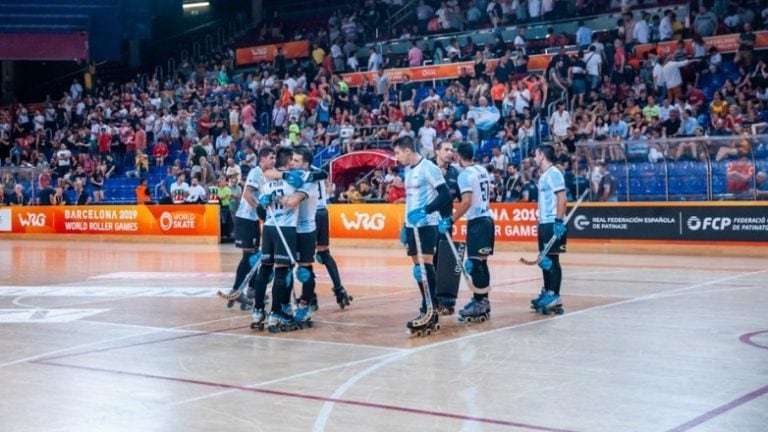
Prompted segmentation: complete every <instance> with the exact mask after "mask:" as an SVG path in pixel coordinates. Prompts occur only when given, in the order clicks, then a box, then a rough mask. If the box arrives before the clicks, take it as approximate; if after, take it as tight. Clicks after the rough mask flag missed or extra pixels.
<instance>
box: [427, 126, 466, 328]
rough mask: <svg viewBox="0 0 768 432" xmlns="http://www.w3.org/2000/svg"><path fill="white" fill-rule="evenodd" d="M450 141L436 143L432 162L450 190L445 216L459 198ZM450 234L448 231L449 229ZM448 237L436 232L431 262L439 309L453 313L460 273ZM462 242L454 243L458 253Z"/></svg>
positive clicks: (443, 212) (441, 212) (446, 312)
mask: <svg viewBox="0 0 768 432" xmlns="http://www.w3.org/2000/svg"><path fill="white" fill-rule="evenodd" d="M453 156H454V150H453V143H451V142H450V141H443V142H442V143H440V144H439V145H438V146H437V149H436V151H435V163H436V165H437V166H438V168H440V172H441V173H442V174H443V178H444V179H445V184H446V185H447V186H448V191H449V192H450V194H451V199H450V200H449V201H448V202H446V203H445V205H444V206H443V207H442V208H441V209H439V212H440V217H441V218H447V217H450V216H451V214H452V213H453V200H454V199H458V200H461V195H460V194H459V186H458V183H457V180H458V178H459V169H458V168H456V167H455V166H454V165H453ZM449 234H451V233H450V232H449ZM447 243H448V239H447V238H446V236H445V235H440V236H438V239H437V248H436V249H435V259H434V261H433V264H434V266H435V269H436V272H437V278H436V280H437V288H436V292H437V302H438V309H439V311H440V313H442V314H443V315H452V314H453V311H454V308H455V306H456V295H457V294H458V292H459V281H460V276H461V275H460V274H457V273H456V260H455V258H454V256H453V253H452V252H451V249H450V246H449V245H448V244H447ZM463 249H464V246H463V245H457V250H458V251H459V253H460V254H461V252H463Z"/></svg>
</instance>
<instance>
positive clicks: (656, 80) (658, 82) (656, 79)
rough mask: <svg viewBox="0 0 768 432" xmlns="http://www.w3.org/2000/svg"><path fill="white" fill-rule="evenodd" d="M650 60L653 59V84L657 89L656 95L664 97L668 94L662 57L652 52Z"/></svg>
mask: <svg viewBox="0 0 768 432" xmlns="http://www.w3.org/2000/svg"><path fill="white" fill-rule="evenodd" d="M651 59H652V60H651ZM649 60H650V61H653V71H652V72H651V75H652V76H653V86H654V89H655V90H656V95H657V96H660V97H663V96H664V95H666V94H667V83H666V81H665V80H664V65H663V64H662V59H661V57H656V55H654V54H651V55H650V56H649Z"/></svg>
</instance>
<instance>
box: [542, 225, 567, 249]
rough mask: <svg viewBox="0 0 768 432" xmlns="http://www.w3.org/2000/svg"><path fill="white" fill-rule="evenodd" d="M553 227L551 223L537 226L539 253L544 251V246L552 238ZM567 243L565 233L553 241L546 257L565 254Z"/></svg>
mask: <svg viewBox="0 0 768 432" xmlns="http://www.w3.org/2000/svg"><path fill="white" fill-rule="evenodd" d="M554 227H555V224H553V223H546V224H539V252H541V251H542V250H544V245H546V244H547V242H548V241H549V239H551V238H552V236H554V234H555V233H554ZM567 243H568V233H567V232H566V233H565V235H563V236H562V237H560V238H559V239H557V240H556V241H555V244H553V245H552V249H550V250H549V253H548V254H547V255H552V254H561V253H565V250H566V244H567Z"/></svg>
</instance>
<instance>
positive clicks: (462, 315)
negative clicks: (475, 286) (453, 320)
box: [459, 298, 491, 325]
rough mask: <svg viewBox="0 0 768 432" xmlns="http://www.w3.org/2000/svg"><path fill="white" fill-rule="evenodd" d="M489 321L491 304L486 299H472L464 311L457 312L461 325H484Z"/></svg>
mask: <svg viewBox="0 0 768 432" xmlns="http://www.w3.org/2000/svg"><path fill="white" fill-rule="evenodd" d="M489 319H491V303H490V302H489V301H488V299H487V298H482V299H480V300H477V299H474V298H473V299H472V300H470V302H469V303H467V305H466V306H464V309H462V310H460V311H459V322H460V323H462V324H466V325H469V324H472V323H484V322H486V321H488V320H489Z"/></svg>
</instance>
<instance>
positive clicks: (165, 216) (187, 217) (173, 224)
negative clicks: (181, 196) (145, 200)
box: [158, 212, 195, 231]
mask: <svg viewBox="0 0 768 432" xmlns="http://www.w3.org/2000/svg"><path fill="white" fill-rule="evenodd" d="M158 222H159V223H160V229H161V230H163V231H170V230H171V229H174V230H178V229H182V230H190V229H195V215H194V214H192V213H187V212H174V213H170V212H163V213H162V214H161V215H160V219H159V220H158Z"/></svg>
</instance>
